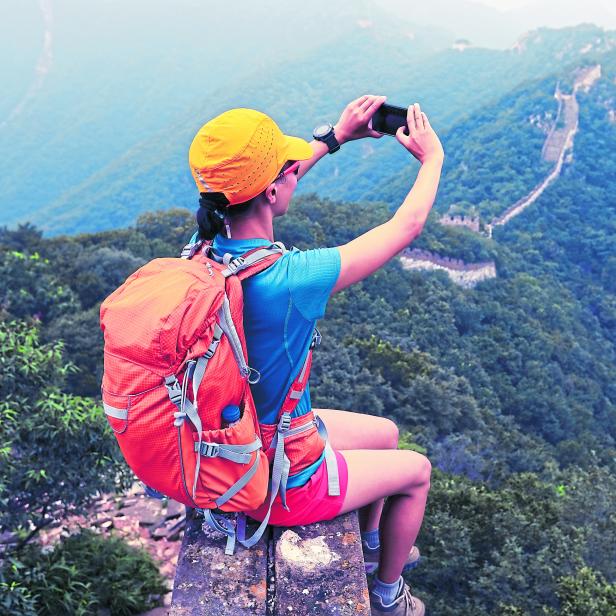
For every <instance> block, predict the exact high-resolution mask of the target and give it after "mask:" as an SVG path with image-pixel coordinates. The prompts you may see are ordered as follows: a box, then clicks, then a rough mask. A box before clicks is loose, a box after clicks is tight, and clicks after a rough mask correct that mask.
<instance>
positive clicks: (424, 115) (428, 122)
mask: <svg viewBox="0 0 616 616" xmlns="http://www.w3.org/2000/svg"><path fill="white" fill-rule="evenodd" d="M421 117H422V118H423V122H424V126H425V127H426V128H431V126H430V120H428V116H427V115H426V114H425V113H424V112H423V111H422V112H421Z"/></svg>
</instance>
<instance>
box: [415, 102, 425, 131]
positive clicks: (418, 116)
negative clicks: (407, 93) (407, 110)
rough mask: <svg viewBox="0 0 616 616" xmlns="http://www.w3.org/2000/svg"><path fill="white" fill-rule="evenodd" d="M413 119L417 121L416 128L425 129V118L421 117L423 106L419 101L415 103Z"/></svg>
mask: <svg viewBox="0 0 616 616" xmlns="http://www.w3.org/2000/svg"><path fill="white" fill-rule="evenodd" d="M413 121H414V122H415V128H416V129H417V130H423V127H424V125H423V118H422V117H421V108H420V107H419V103H415V104H414V105H413Z"/></svg>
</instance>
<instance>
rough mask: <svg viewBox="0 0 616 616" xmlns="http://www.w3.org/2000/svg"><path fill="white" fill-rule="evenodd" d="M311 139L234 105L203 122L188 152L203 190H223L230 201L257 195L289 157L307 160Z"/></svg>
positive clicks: (254, 112)
mask: <svg viewBox="0 0 616 616" xmlns="http://www.w3.org/2000/svg"><path fill="white" fill-rule="evenodd" d="M312 155H313V151H312V148H311V147H310V145H309V144H308V142H307V141H305V140H304V139H300V138H299V137H289V136H287V135H284V134H283V133H282V131H281V130H280V129H279V128H278V125H277V124H276V123H275V122H274V120H272V119H271V118H270V117H269V116H267V115H266V114H264V113H261V112H260V111H255V110H254V109H230V110H229V111H225V112H224V113H222V114H220V115H219V116H216V117H215V118H214V119H212V120H210V121H209V122H207V124H204V125H203V126H202V127H201V128H200V129H199V132H198V133H197V135H196V136H195V138H194V139H193V142H192V144H191V146H190V150H189V152H188V162H189V164H190V171H191V173H192V176H193V178H194V180H195V182H196V184H197V188H198V189H199V192H221V193H224V195H225V197H226V198H227V199H228V200H229V205H233V204H235V203H244V202H245V201H248V200H249V199H252V198H253V197H256V196H257V195H258V194H259V193H261V192H262V191H263V190H265V188H266V187H267V186H268V185H269V184H271V183H272V182H273V181H274V180H275V179H276V176H277V175H278V173H279V172H280V169H281V168H282V166H283V165H284V164H285V163H286V162H287V161H288V160H307V159H309V158H312Z"/></svg>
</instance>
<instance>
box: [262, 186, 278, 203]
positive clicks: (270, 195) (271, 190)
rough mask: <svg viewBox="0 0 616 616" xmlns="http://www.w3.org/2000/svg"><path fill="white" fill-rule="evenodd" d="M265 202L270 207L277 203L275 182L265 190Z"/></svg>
mask: <svg viewBox="0 0 616 616" xmlns="http://www.w3.org/2000/svg"><path fill="white" fill-rule="evenodd" d="M265 202H266V203H269V204H270V205H274V203H276V184H274V182H272V183H271V184H270V185H269V186H268V187H267V188H266V189H265Z"/></svg>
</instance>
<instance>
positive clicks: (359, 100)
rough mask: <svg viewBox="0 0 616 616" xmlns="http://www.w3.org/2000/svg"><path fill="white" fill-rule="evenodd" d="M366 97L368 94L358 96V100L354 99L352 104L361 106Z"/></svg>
mask: <svg viewBox="0 0 616 616" xmlns="http://www.w3.org/2000/svg"><path fill="white" fill-rule="evenodd" d="M368 97H369V94H364V95H363V96H360V97H359V98H356V99H355V100H354V101H353V103H357V104H358V105H361V104H362V103H363V102H364V101H365V100H366V99H367V98H368Z"/></svg>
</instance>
